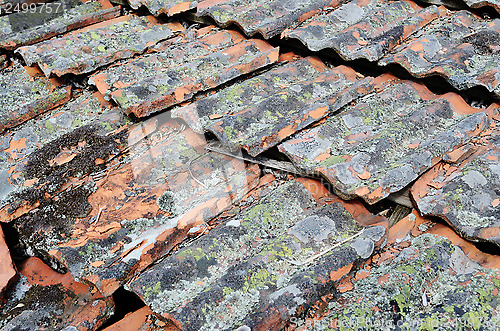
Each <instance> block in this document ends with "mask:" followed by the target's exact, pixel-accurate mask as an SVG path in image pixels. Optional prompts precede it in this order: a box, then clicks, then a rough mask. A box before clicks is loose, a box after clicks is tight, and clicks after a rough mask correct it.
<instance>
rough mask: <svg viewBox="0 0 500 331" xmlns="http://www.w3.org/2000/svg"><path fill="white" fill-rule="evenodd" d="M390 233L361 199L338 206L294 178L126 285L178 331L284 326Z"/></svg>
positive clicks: (314, 187) (316, 184) (322, 191)
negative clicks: (178, 329)
mask: <svg viewBox="0 0 500 331" xmlns="http://www.w3.org/2000/svg"><path fill="white" fill-rule="evenodd" d="M264 193H267V191H264ZM356 220H357V221H358V222H359V223H358V222H356ZM360 223H361V224H363V225H361V224H360ZM386 229H387V221H386V220H385V218H383V217H377V216H373V215H371V214H370V213H369V212H368V211H367V210H366V209H365V208H364V207H363V206H362V204H361V203H360V202H359V201H353V202H344V201H342V200H340V199H338V198H337V197H335V196H333V195H331V194H330V193H329V192H328V191H327V190H326V189H325V188H324V187H323V186H322V184H321V183H320V182H318V181H314V180H309V179H298V180H294V181H290V182H287V183H284V184H282V185H280V186H278V187H277V188H276V189H274V190H273V191H271V192H270V193H268V194H267V195H264V196H260V197H259V199H258V200H257V201H256V203H255V204H254V205H253V206H250V207H248V208H247V209H245V210H244V211H243V212H242V213H241V214H238V215H236V216H234V217H232V218H230V219H228V220H227V221H226V222H225V223H223V224H221V225H219V226H218V227H216V228H215V229H213V230H212V231H211V232H210V233H209V234H207V235H205V236H203V237H201V238H199V239H198V240H197V241H196V242H195V243H193V244H191V245H190V246H188V247H186V248H183V249H181V250H179V251H178V252H176V253H175V254H173V255H172V256H170V257H168V258H166V259H164V260H163V261H161V262H160V263H159V264H157V265H155V266H153V267H152V268H150V269H148V270H147V271H145V272H144V273H143V274H141V275H140V276H139V277H138V279H136V280H134V281H133V282H132V283H131V284H130V285H129V286H130V288H131V290H133V291H134V292H136V293H138V294H139V295H140V296H141V297H142V298H143V299H144V300H145V302H146V303H147V304H148V305H149V306H150V307H151V309H152V310H153V311H155V312H157V313H161V314H162V315H163V316H165V317H167V318H168V319H170V320H172V321H175V323H176V325H178V326H179V327H182V329H183V330H204V329H221V330H222V329H224V330H225V329H233V328H235V327H238V326H242V325H245V326H246V327H249V328H251V329H252V330H271V329H281V328H282V327H283V326H284V325H285V323H286V321H287V320H288V319H289V318H290V317H291V316H294V315H296V314H301V313H302V312H304V311H305V310H306V309H307V308H308V307H309V305H310V304H311V303H312V302H314V301H316V300H317V299H318V298H319V297H320V296H321V295H323V294H324V293H326V292H328V291H330V290H331V289H332V287H333V286H334V284H335V283H336V282H337V281H338V280H339V279H341V278H342V277H344V276H345V275H347V274H348V273H349V271H350V270H351V268H352V266H353V264H354V263H357V262H359V261H361V260H364V259H367V258H368V257H369V256H370V255H371V254H372V253H373V252H374V250H377V249H378V248H379V247H380V245H381V244H382V242H383V241H384V238H385V236H386ZM360 231H363V232H362V233H361V232H360ZM306 266H307V267H306Z"/></svg>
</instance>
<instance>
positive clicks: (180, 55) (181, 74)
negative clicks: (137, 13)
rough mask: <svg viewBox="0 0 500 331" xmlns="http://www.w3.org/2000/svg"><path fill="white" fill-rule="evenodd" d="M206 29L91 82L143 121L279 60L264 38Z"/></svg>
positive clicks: (114, 69)
mask: <svg viewBox="0 0 500 331" xmlns="http://www.w3.org/2000/svg"><path fill="white" fill-rule="evenodd" d="M205 30H207V33H206V34H205V33H201V35H200V36H199V37H195V38H192V39H191V40H190V38H186V40H183V41H180V42H178V43H174V44H173V45H171V46H169V47H166V49H164V50H163V51H162V52H159V53H154V54H148V55H146V56H144V57H141V58H138V59H134V60H131V61H129V62H127V63H125V64H120V65H118V66H113V67H111V68H109V69H107V70H105V71H103V72H101V73H98V74H97V75H95V76H93V77H92V78H91V80H90V83H91V84H95V85H96V86H97V87H98V89H99V90H100V91H101V93H103V94H108V95H111V97H112V98H113V100H115V101H116V103H118V104H119V105H120V106H121V107H122V108H123V109H124V110H125V111H126V112H127V113H134V114H135V115H136V116H138V117H143V116H147V115H150V114H152V113H154V112H157V111H159V110H162V109H164V108H166V107H168V106H172V105H175V104H177V103H180V102H182V101H185V100H187V99H189V98H191V97H192V96H193V95H194V94H195V93H197V92H200V91H203V90H207V89H210V88H214V87H216V86H218V85H221V84H223V83H226V82H228V81H230V80H231V79H234V78H236V77H239V76H240V75H243V74H247V73H250V72H252V71H254V70H256V69H259V68H261V67H264V66H266V65H269V64H272V63H274V62H276V61H277V60H278V53H279V51H278V48H274V47H272V46H271V45H269V44H268V43H266V42H264V41H262V40H257V39H250V40H244V38H243V37H242V36H241V35H240V34H238V33H236V32H232V31H218V30H215V31H212V30H211V29H205ZM179 44H180V45H179ZM131 72H133V73H134V75H133V76H131V75H130V73H131Z"/></svg>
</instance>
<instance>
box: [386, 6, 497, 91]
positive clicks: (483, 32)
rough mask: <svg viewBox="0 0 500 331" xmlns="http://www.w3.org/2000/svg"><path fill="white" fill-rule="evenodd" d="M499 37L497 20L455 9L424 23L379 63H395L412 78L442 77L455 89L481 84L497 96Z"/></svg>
mask: <svg viewBox="0 0 500 331" xmlns="http://www.w3.org/2000/svg"><path fill="white" fill-rule="evenodd" d="M499 36H500V20H499V19H495V20H482V19H480V18H478V17H477V16H475V15H473V14H472V13H470V12H467V11H459V12H455V13H453V14H452V15H449V16H447V17H443V18H441V19H438V20H435V21H434V22H432V23H431V24H429V25H427V26H426V27H425V28H424V29H422V31H421V32H420V33H419V34H417V35H415V37H413V38H410V39H408V40H407V42H406V43H405V44H404V45H402V46H401V47H398V48H396V49H395V50H394V52H393V53H391V54H389V55H387V56H386V57H384V58H382V60H380V62H379V64H381V65H387V64H391V63H397V64H399V65H401V66H402V67H403V68H405V69H406V70H408V71H409V72H410V73H411V74H412V75H414V76H415V77H427V76H433V75H438V76H442V77H444V78H445V79H446V80H447V81H448V82H449V83H450V84H451V85H452V86H453V87H455V88H457V89H459V90H465V89H468V88H472V87H475V86H483V87H485V88H486V89H487V90H488V91H490V92H492V93H494V94H495V95H496V96H497V97H498V96H500V87H499V78H498V76H499V72H498V62H499V57H498V50H499V45H500V37H499Z"/></svg>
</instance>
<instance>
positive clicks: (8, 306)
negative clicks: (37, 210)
mask: <svg viewBox="0 0 500 331" xmlns="http://www.w3.org/2000/svg"><path fill="white" fill-rule="evenodd" d="M19 271H20V273H21V275H20V278H19V280H18V281H17V282H16V283H15V284H14V285H13V287H12V289H11V290H10V291H9V292H8V293H7V302H6V303H5V304H4V305H3V306H2V307H0V329H2V330H96V329H97V328H99V326H101V325H102V324H103V323H104V322H105V321H106V320H107V319H108V318H109V317H111V315H112V314H113V310H114V304H113V301H112V299H110V298H105V297H103V296H102V294H101V293H99V291H97V289H96V288H95V287H92V286H91V285H89V284H83V283H79V282H76V281H75V280H74V279H73V277H72V275H71V274H70V273H66V274H59V273H57V272H55V271H53V270H52V269H51V268H50V267H49V266H47V265H45V264H44V263H43V262H42V261H41V260H39V259H37V258H35V257H32V258H29V259H27V260H25V261H23V262H22V263H21V264H20V266H19Z"/></svg>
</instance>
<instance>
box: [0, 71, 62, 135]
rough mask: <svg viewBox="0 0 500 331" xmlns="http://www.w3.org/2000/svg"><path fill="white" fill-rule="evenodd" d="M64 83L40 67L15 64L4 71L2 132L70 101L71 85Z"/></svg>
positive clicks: (0, 91)
mask: <svg viewBox="0 0 500 331" xmlns="http://www.w3.org/2000/svg"><path fill="white" fill-rule="evenodd" d="M61 83H62V82H60V81H58V80H56V79H51V80H48V79H46V78H45V77H44V76H43V73H42V72H41V71H40V70H39V69H38V68H36V67H23V66H21V65H19V64H15V65H14V66H12V67H10V68H8V69H4V70H2V71H0V132H2V131H4V130H5V129H8V128H12V127H14V126H16V125H19V124H20V123H23V122H25V121H27V120H29V119H31V118H33V117H35V116H37V115H39V114H42V113H44V112H46V111H47V110H50V109H52V108H55V107H57V106H58V105H60V104H63V103H65V102H66V101H68V100H69V99H70V97H71V87H69V86H68V87H62V86H61Z"/></svg>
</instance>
